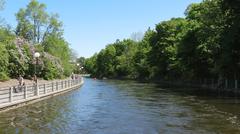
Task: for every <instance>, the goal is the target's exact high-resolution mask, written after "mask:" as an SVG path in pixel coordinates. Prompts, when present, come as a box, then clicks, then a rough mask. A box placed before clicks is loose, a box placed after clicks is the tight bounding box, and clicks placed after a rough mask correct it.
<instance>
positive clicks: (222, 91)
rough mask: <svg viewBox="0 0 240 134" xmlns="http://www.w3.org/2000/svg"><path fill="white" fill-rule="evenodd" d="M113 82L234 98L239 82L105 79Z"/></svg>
mask: <svg viewBox="0 0 240 134" xmlns="http://www.w3.org/2000/svg"><path fill="white" fill-rule="evenodd" d="M105 79H113V80H133V81H137V82H140V83H155V84H158V85H159V86H160V87H162V88H167V89H174V90H181V91H186V92H192V91H196V92H198V91H200V93H203V91H204V93H205V94H209V95H214V96H216V95H217V96H234V97H237V96H239V97H240V80H229V79H225V80H223V81H222V83H221V84H219V81H218V80H216V79H202V80H180V79H178V80H177V79H176V80H157V79H155V80H153V79H151V80H144V79H134V78H124V77H121V78H105Z"/></svg>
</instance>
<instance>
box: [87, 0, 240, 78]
mask: <svg viewBox="0 0 240 134" xmlns="http://www.w3.org/2000/svg"><path fill="white" fill-rule="evenodd" d="M185 15H186V17H185V18H172V19H171V20H168V21H163V22H161V23H159V24H157V25H156V27H155V29H150V28H149V29H148V30H147V31H146V33H145V35H144V37H143V39H142V40H141V41H134V40H131V39H124V40H121V41H120V40H117V41H116V42H115V43H112V44H109V45H107V46H106V48H105V49H103V50H101V51H100V52H99V53H97V54H95V55H93V56H92V57H90V58H88V59H86V61H85V69H86V70H87V71H88V72H89V73H91V74H92V76H94V77H99V78H104V77H107V78H131V79H165V80H169V79H171V80H173V79H201V78H239V77H240V1H238V0H234V1H230V0H204V1H203V2H201V3H197V4H191V5H189V6H188V7H187V9H186V11H185Z"/></svg>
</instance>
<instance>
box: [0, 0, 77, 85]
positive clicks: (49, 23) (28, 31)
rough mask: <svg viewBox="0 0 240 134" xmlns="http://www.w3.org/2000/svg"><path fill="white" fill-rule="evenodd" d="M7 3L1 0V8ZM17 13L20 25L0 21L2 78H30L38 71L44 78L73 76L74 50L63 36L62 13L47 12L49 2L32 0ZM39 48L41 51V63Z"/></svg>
mask: <svg viewBox="0 0 240 134" xmlns="http://www.w3.org/2000/svg"><path fill="white" fill-rule="evenodd" d="M5 3H6V4H8V3H7V1H6V2H5V1H4V0H0V10H4V4H5ZM15 16H16V20H17V26H16V28H10V27H9V26H8V25H7V24H6V22H5V20H4V18H3V19H1V22H0V80H1V81H3V80H8V79H9V78H16V77H18V75H22V76H24V77H29V78H30V77H32V76H33V75H34V73H35V71H36V75H37V76H38V77H43V78H44V79H55V78H63V77H66V76H69V75H70V74H71V73H72V71H73V69H74V66H73V65H72V64H71V63H70V60H71V59H72V57H73V55H74V54H73V52H72V50H71V49H70V48H69V44H68V43H67V42H66V41H65V39H64V38H63V31H64V30H63V28H62V22H61V21H59V17H58V15H57V14H50V13H48V12H46V5H45V4H42V3H39V2H38V1H37V0H31V1H30V2H29V4H28V5H27V7H26V8H21V9H20V10H19V11H18V12H17V13H16V14H15ZM2 20H3V21H2ZM35 52H39V53H40V57H39V62H38V64H37V60H36V58H34V56H33V55H34V53H35ZM36 64H37V65H36Z"/></svg>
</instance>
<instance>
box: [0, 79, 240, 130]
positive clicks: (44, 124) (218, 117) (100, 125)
mask: <svg viewBox="0 0 240 134" xmlns="http://www.w3.org/2000/svg"><path fill="white" fill-rule="evenodd" d="M239 103H240V101H239V100H237V99H234V98H227V99H223V98H219V97H214V96H211V97H207V96H197V95H194V94H183V93H182V92H179V91H176V90H175V91H173V90H169V89H163V88H160V87H159V86H157V85H155V84H146V83H137V82H133V81H114V80H103V81H100V80H93V79H85V83H84V85H83V86H82V87H81V88H80V89H77V90H73V91H71V92H69V93H66V94H64V95H60V96H56V97H53V98H50V99H48V100H44V101H41V102H38V103H35V104H32V105H28V106H24V107H21V108H18V109H15V110H11V111H8V112H5V113H0V133H7V134H9V133H31V134H32V133H42V134H47V133H60V134H162V133H167V134H168V133H169V134H172V133H173V134H174V133H176V134H191V133H193V134H199V133H200V134H221V133H224V134H234V133H236V134H238V133H240V120H239V113H240V104H239Z"/></svg>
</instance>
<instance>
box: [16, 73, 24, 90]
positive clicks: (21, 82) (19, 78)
mask: <svg viewBox="0 0 240 134" xmlns="http://www.w3.org/2000/svg"><path fill="white" fill-rule="evenodd" d="M24 85H25V82H24V79H23V77H22V76H21V75H19V77H18V88H17V89H16V88H15V92H16V93H17V92H19V91H22V88H23V86H24Z"/></svg>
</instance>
